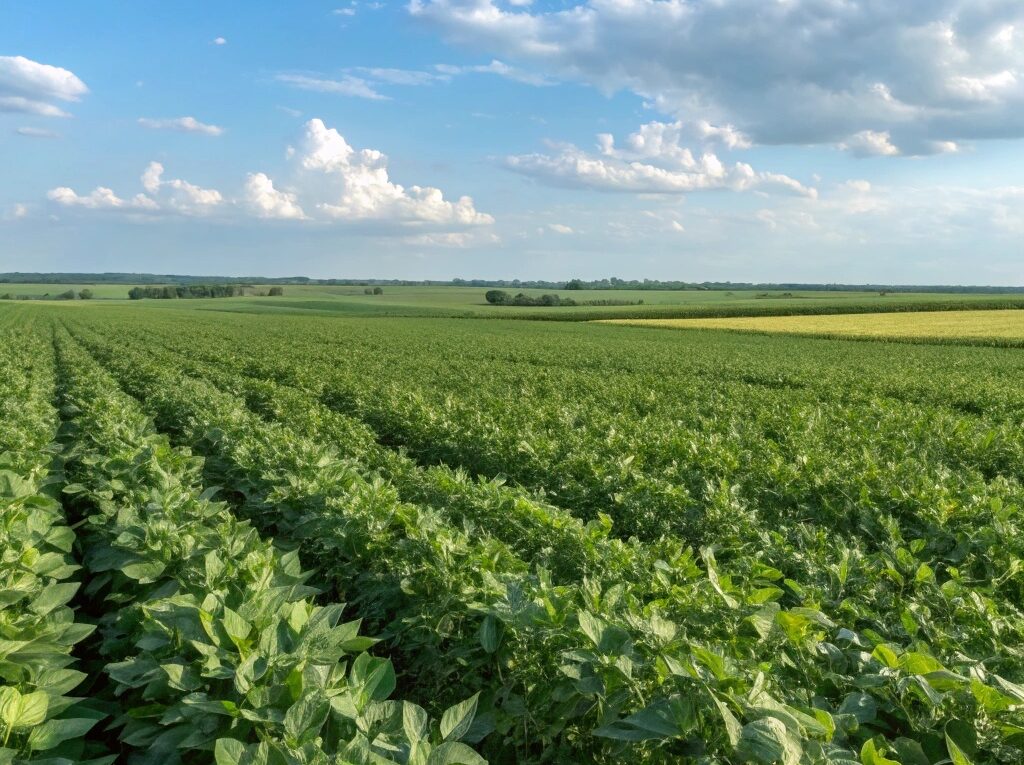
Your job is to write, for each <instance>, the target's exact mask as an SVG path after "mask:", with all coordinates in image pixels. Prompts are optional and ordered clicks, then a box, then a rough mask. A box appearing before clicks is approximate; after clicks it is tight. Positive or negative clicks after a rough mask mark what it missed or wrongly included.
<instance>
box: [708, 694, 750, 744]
mask: <svg viewBox="0 0 1024 765" xmlns="http://www.w3.org/2000/svg"><path fill="white" fill-rule="evenodd" d="M711 698H712V701H714V702H715V706H716V707H718V713H719V714H720V715H721V716H722V722H723V723H725V733H726V736H728V738H729V743H730V744H731V745H732V746H733V747H735V746H737V745H738V744H739V743H740V736H741V735H742V733H743V727H742V726H741V725H740V721H739V720H737V719H736V715H734V714H733V713H732V711H731V710H730V709H729V707H728V706H727V705H726V704H725V702H723V701H721V700H720V699H719V698H718V697H717V696H712V697H711Z"/></svg>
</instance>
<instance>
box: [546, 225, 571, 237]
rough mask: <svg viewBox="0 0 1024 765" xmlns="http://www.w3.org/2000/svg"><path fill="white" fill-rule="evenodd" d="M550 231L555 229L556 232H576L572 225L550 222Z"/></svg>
mask: <svg viewBox="0 0 1024 765" xmlns="http://www.w3.org/2000/svg"><path fill="white" fill-rule="evenodd" d="M548 231H554V232H555V233H556V234H572V233H574V232H573V230H572V227H571V226H566V225H565V224H564V223H549V224H548Z"/></svg>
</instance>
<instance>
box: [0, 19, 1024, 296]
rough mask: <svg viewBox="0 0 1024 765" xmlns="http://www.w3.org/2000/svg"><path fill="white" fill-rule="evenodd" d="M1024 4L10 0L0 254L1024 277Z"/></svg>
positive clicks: (217, 265)
mask: <svg viewBox="0 0 1024 765" xmlns="http://www.w3.org/2000/svg"><path fill="white" fill-rule="evenodd" d="M1022 139H1024V3H1020V2H1005V1H997V2H987V3H978V2H968V1H967V0H931V1H930V2H924V1H923V0H907V1H906V2H901V3H877V2H872V1H869V0H851V2H844V3H835V2H832V1H831V0H779V1H778V2H762V1H760V0H718V1H717V2H710V1H708V0H614V1H612V0H589V1H588V2H579V3H575V2H547V1H545V0H536V1H535V2H531V1H530V0H412V1H411V2H396V3H391V2H363V0H345V2H321V1H320V0H312V1H310V2H303V3H300V4H283V3H282V4H278V3H255V4H248V5H246V6H245V7H244V8H243V7H238V6H236V7H228V6H227V5H226V4H222V5H217V6H215V7H214V6H211V5H210V4H206V3H198V2H185V3H177V4H174V5H173V6H170V5H167V4H164V3H157V2H152V1H145V2H136V3H131V4H122V3H111V2H99V3H91V4H81V3H74V2H69V1H62V2H48V3H45V4H39V3H32V2H26V1H24V0H16V1H14V2H9V3H5V4H4V6H3V8H2V9H0V167H2V168H3V172H0V271H76V272H90V271H124V272H156V273H197V274H223V275H242V274H250V275H251V274H260V275H266V276H282V275H293V274H304V275H308V276H311V277H371V276H372V277H382V278H409V279H418V278H436V279H445V278H451V277H453V276H459V277H464V278H473V277H479V278H514V277H519V278H550V279H562V278H569V277H573V276H578V277H581V278H600V277H604V276H609V275H616V276H619V277H622V278H627V279H631V278H644V277H649V278H656V279H685V280H690V281H703V280H732V281H763V282H769V281H772V282H847V283H910V284H957V283H961V284H992V285H1020V284H1024V245H1022V242H1024V179H1022V177H1021V168H1022V167H1024V151H1022V148H1024V141H1022Z"/></svg>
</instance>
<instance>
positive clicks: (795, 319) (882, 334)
mask: <svg viewBox="0 0 1024 765" xmlns="http://www.w3.org/2000/svg"><path fill="white" fill-rule="evenodd" d="M606 323H609V324H630V325H637V326H644V327H667V328H674V329H727V330H737V331H744V332H764V333H772V334H787V335H817V336H823V337H856V338H878V339H885V340H903V339H908V340H942V341H947V342H951V341H961V340H962V341H967V342H979V341H981V342H984V341H992V342H997V343H1000V342H1001V343H1007V344H1018V343H1020V344H1024V311H1021V310H1018V309H1008V310H994V311H923V312H912V313H863V314H844V315H822V316H746V317H731V318H702V319H611V320H606Z"/></svg>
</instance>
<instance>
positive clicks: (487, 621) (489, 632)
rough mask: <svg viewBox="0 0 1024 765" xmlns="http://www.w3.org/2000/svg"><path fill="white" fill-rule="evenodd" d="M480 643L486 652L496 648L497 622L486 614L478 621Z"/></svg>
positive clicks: (493, 650)
mask: <svg viewBox="0 0 1024 765" xmlns="http://www.w3.org/2000/svg"><path fill="white" fill-rule="evenodd" d="M479 637H480V645H481V646H483V649H484V650H485V651H487V653H494V652H495V651H497V650H498V624H497V622H496V621H495V619H494V617H493V616H490V615H488V616H486V617H484V620H483V621H482V622H481V623H480V632H479Z"/></svg>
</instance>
